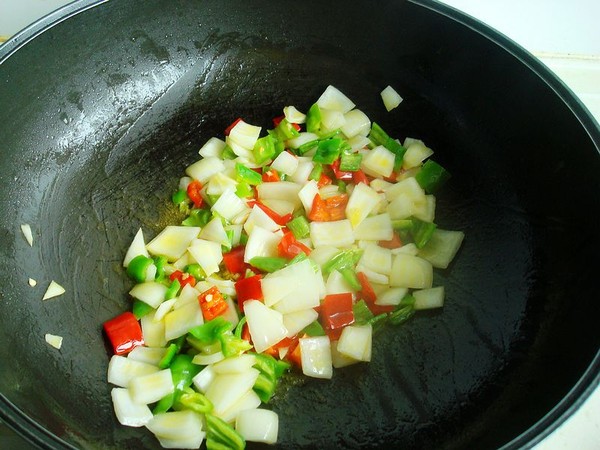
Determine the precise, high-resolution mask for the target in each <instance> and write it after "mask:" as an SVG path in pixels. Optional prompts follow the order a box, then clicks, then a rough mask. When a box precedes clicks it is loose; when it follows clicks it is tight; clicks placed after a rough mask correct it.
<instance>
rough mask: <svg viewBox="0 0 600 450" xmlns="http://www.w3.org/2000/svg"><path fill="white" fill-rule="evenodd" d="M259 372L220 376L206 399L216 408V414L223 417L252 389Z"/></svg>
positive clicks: (251, 370) (252, 369) (253, 370)
mask: <svg viewBox="0 0 600 450" xmlns="http://www.w3.org/2000/svg"><path fill="white" fill-rule="evenodd" d="M259 373H260V372H259V371H258V370H256V369H254V368H251V369H248V370H247V371H246V372H244V373H227V374H218V375H217V376H216V377H215V379H214V380H213V381H212V383H210V386H209V387H208V390H207V391H206V398H207V399H209V400H210V402H211V403H212V404H213V406H214V413H215V414H216V415H219V416H220V415H221V414H222V413H224V412H225V411H227V409H229V408H231V407H232V406H233V405H234V404H235V403H237V402H238V401H239V400H240V399H241V398H242V397H243V396H244V395H245V394H246V393H247V392H248V391H250V390H251V389H252V386H254V383H255V382H256V379H257V378H258V375H259Z"/></svg>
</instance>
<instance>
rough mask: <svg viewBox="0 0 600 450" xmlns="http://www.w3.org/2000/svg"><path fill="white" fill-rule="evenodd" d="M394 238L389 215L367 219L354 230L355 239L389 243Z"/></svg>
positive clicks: (384, 214)
mask: <svg viewBox="0 0 600 450" xmlns="http://www.w3.org/2000/svg"><path fill="white" fill-rule="evenodd" d="M393 236H394V228H393V226H392V218H391V217H390V215H389V214H388V213H383V214H378V215H376V216H370V217H367V218H366V219H365V220H363V221H362V222H361V223H360V224H359V225H358V226H357V227H356V228H355V229H354V238H355V239H357V240H365V241H389V240H391V239H392V237H393Z"/></svg>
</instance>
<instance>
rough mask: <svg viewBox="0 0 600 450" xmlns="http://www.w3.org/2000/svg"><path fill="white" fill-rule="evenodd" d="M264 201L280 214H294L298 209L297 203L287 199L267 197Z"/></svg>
mask: <svg viewBox="0 0 600 450" xmlns="http://www.w3.org/2000/svg"><path fill="white" fill-rule="evenodd" d="M262 203H263V205H265V206H266V207H267V208H270V209H272V210H273V211H275V212H276V213H277V214H279V215H280V216H285V215H286V214H292V213H293V212H294V210H295V209H296V207H295V205H294V204H293V203H292V202H288V201H287V200H276V199H266V200H263V202H262Z"/></svg>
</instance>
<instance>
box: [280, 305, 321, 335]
mask: <svg viewBox="0 0 600 450" xmlns="http://www.w3.org/2000/svg"><path fill="white" fill-rule="evenodd" d="M318 317H319V313H317V312H316V311H315V310H314V309H312V308H310V309H303V310H301V311H295V312H292V313H288V314H284V315H283V325H284V326H285V328H286V329H287V331H288V333H287V337H289V338H291V337H294V336H295V335H296V334H298V333H299V332H300V331H302V330H303V329H304V328H306V327H307V326H308V325H310V324H311V323H313V322H314V321H315V320H317V318H318Z"/></svg>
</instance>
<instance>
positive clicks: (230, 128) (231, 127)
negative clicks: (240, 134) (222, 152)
mask: <svg viewBox="0 0 600 450" xmlns="http://www.w3.org/2000/svg"><path fill="white" fill-rule="evenodd" d="M242 120H243V119H242V118H241V117H238V118H237V119H235V120H234V121H233V122H232V123H231V125H229V126H228V127H227V128H225V136H229V133H231V130H232V129H233V127H235V126H236V125H237V124H238V123H239V122H240V121H242Z"/></svg>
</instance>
